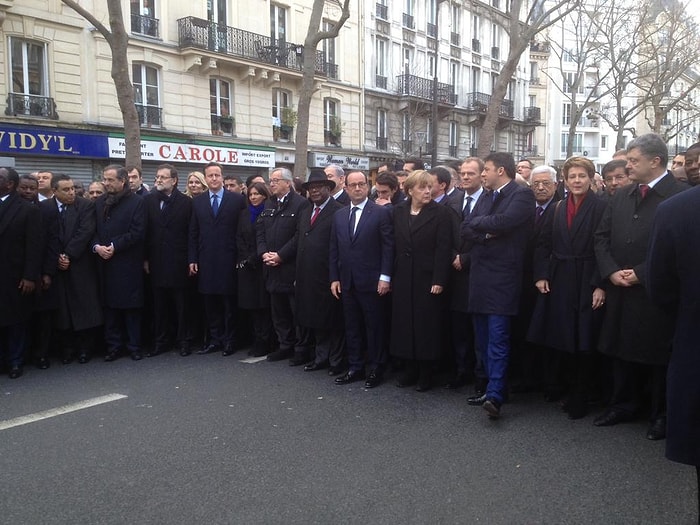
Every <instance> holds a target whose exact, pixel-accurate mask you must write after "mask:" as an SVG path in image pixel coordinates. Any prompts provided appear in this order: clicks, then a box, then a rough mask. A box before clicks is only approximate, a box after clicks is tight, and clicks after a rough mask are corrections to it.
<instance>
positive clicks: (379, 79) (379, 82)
mask: <svg viewBox="0 0 700 525" xmlns="http://www.w3.org/2000/svg"><path fill="white" fill-rule="evenodd" d="M374 83H375V85H376V86H377V87H378V88H379V89H386V86H387V78H386V77H383V76H381V75H376V76H375V78H374Z"/></svg>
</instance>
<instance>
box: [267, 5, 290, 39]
mask: <svg viewBox="0 0 700 525" xmlns="http://www.w3.org/2000/svg"><path fill="white" fill-rule="evenodd" d="M270 38H272V39H273V40H274V41H276V43H277V45H282V44H284V43H285V42H286V41H287V9H286V8H284V7H282V6H280V5H276V4H270Z"/></svg>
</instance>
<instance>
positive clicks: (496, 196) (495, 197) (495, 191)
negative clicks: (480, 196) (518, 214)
mask: <svg viewBox="0 0 700 525" xmlns="http://www.w3.org/2000/svg"><path fill="white" fill-rule="evenodd" d="M492 197H493V202H496V199H497V198H498V190H494V191H493V195H492Z"/></svg>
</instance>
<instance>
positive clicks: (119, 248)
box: [92, 193, 146, 309]
mask: <svg viewBox="0 0 700 525" xmlns="http://www.w3.org/2000/svg"><path fill="white" fill-rule="evenodd" d="M107 197H109V195H102V196H101V197H99V198H98V199H97V201H95V217H96V228H95V237H94V238H93V241H92V246H95V245H96V244H101V245H104V246H109V245H110V244H113V245H114V255H113V256H112V258H111V259H108V260H106V261H105V260H104V259H102V257H100V256H99V255H97V254H95V255H94V257H95V258H96V260H97V262H98V267H99V270H100V277H101V287H102V303H103V305H104V306H106V307H108V308H117V309H130V308H141V307H143V258H144V245H143V242H144V238H145V236H146V213H145V211H144V207H143V198H141V197H139V196H138V195H136V194H134V193H127V194H126V195H124V196H123V197H122V198H121V199H120V200H119V202H117V203H116V204H115V205H114V206H112V207H111V208H110V209H109V211H108V212H107V213H105V202H106V199H107Z"/></svg>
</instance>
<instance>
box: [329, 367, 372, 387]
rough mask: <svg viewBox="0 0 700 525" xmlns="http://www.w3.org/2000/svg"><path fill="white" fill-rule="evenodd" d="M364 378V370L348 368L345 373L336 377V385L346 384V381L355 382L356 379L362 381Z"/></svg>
mask: <svg viewBox="0 0 700 525" xmlns="http://www.w3.org/2000/svg"><path fill="white" fill-rule="evenodd" d="M364 378H365V372H364V371H363V370H350V371H349V372H348V373H347V374H345V375H343V376H340V377H336V378H335V384H336V385H347V384H348V383H355V382H357V381H362V380H363V379H364Z"/></svg>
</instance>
